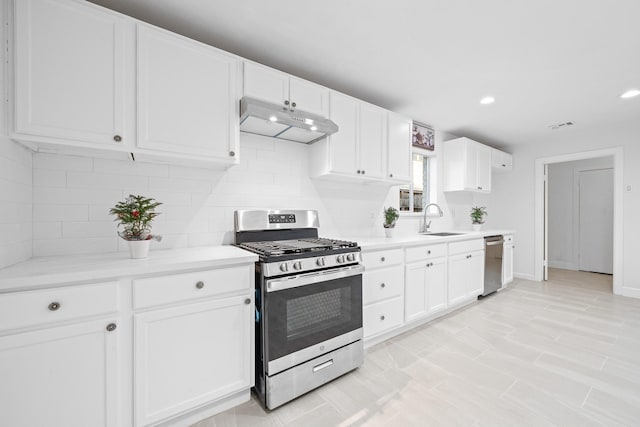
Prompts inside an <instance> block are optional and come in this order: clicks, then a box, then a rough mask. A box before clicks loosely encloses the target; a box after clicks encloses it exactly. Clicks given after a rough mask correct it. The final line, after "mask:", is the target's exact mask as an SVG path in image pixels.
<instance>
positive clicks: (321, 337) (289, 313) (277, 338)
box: [262, 265, 364, 375]
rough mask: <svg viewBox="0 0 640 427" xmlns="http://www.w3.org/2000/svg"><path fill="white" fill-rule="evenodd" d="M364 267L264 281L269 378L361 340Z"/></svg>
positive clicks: (264, 313) (344, 268) (264, 314)
mask: <svg viewBox="0 0 640 427" xmlns="http://www.w3.org/2000/svg"><path fill="white" fill-rule="evenodd" d="M363 270H364V268H363V267H362V266H360V265H353V266H348V267H342V268H339V269H331V270H325V271H321V272H314V273H307V274H301V275H297V276H288V277H280V278H277V279H270V280H266V282H265V291H266V292H264V293H263V298H264V312H263V316H264V317H263V320H264V324H263V328H264V330H263V332H264V340H263V344H262V345H263V346H264V348H263V350H264V356H265V359H266V360H265V362H267V363H266V368H267V374H268V375H274V374H276V373H278V372H281V371H283V370H285V369H288V368H290V367H292V366H295V365H297V364H299V363H302V362H306V361H307V360H310V359H312V358H314V357H317V356H320V355H322V354H324V353H327V352H329V351H332V350H335V349H336V348H340V347H342V346H345V345H348V344H351V343H353V342H355V341H358V340H359V339H361V338H362V271H363Z"/></svg>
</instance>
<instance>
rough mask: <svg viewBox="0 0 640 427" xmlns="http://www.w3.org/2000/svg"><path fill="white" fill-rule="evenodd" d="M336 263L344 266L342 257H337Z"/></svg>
mask: <svg viewBox="0 0 640 427" xmlns="http://www.w3.org/2000/svg"><path fill="white" fill-rule="evenodd" d="M336 261H337V262H338V264H344V255H338V256H337V258H336Z"/></svg>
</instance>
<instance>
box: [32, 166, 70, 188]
mask: <svg viewBox="0 0 640 427" xmlns="http://www.w3.org/2000/svg"><path fill="white" fill-rule="evenodd" d="M33 186H34V187H66V186H67V171H64V170H52V169H34V170H33Z"/></svg>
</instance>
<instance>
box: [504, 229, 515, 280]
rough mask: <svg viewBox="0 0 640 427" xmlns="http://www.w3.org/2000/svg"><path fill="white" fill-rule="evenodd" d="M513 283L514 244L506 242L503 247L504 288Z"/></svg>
mask: <svg viewBox="0 0 640 427" xmlns="http://www.w3.org/2000/svg"><path fill="white" fill-rule="evenodd" d="M511 282H513V242H511V241H506V236H505V242H504V244H503V245H502V286H506V285H508V284H509V283H511Z"/></svg>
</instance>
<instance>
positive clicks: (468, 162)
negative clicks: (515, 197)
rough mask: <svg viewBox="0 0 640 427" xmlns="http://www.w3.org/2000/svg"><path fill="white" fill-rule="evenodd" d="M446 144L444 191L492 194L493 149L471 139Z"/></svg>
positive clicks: (454, 140)
mask: <svg viewBox="0 0 640 427" xmlns="http://www.w3.org/2000/svg"><path fill="white" fill-rule="evenodd" d="M444 144H445V145H444V147H445V148H444V166H443V168H444V191H474V192H479V193H489V192H491V148H490V147H488V146H486V145H483V144H480V143H479V142H476V141H473V140H471V139H469V138H457V139H453V140H450V141H446V142H445V143H444Z"/></svg>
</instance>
